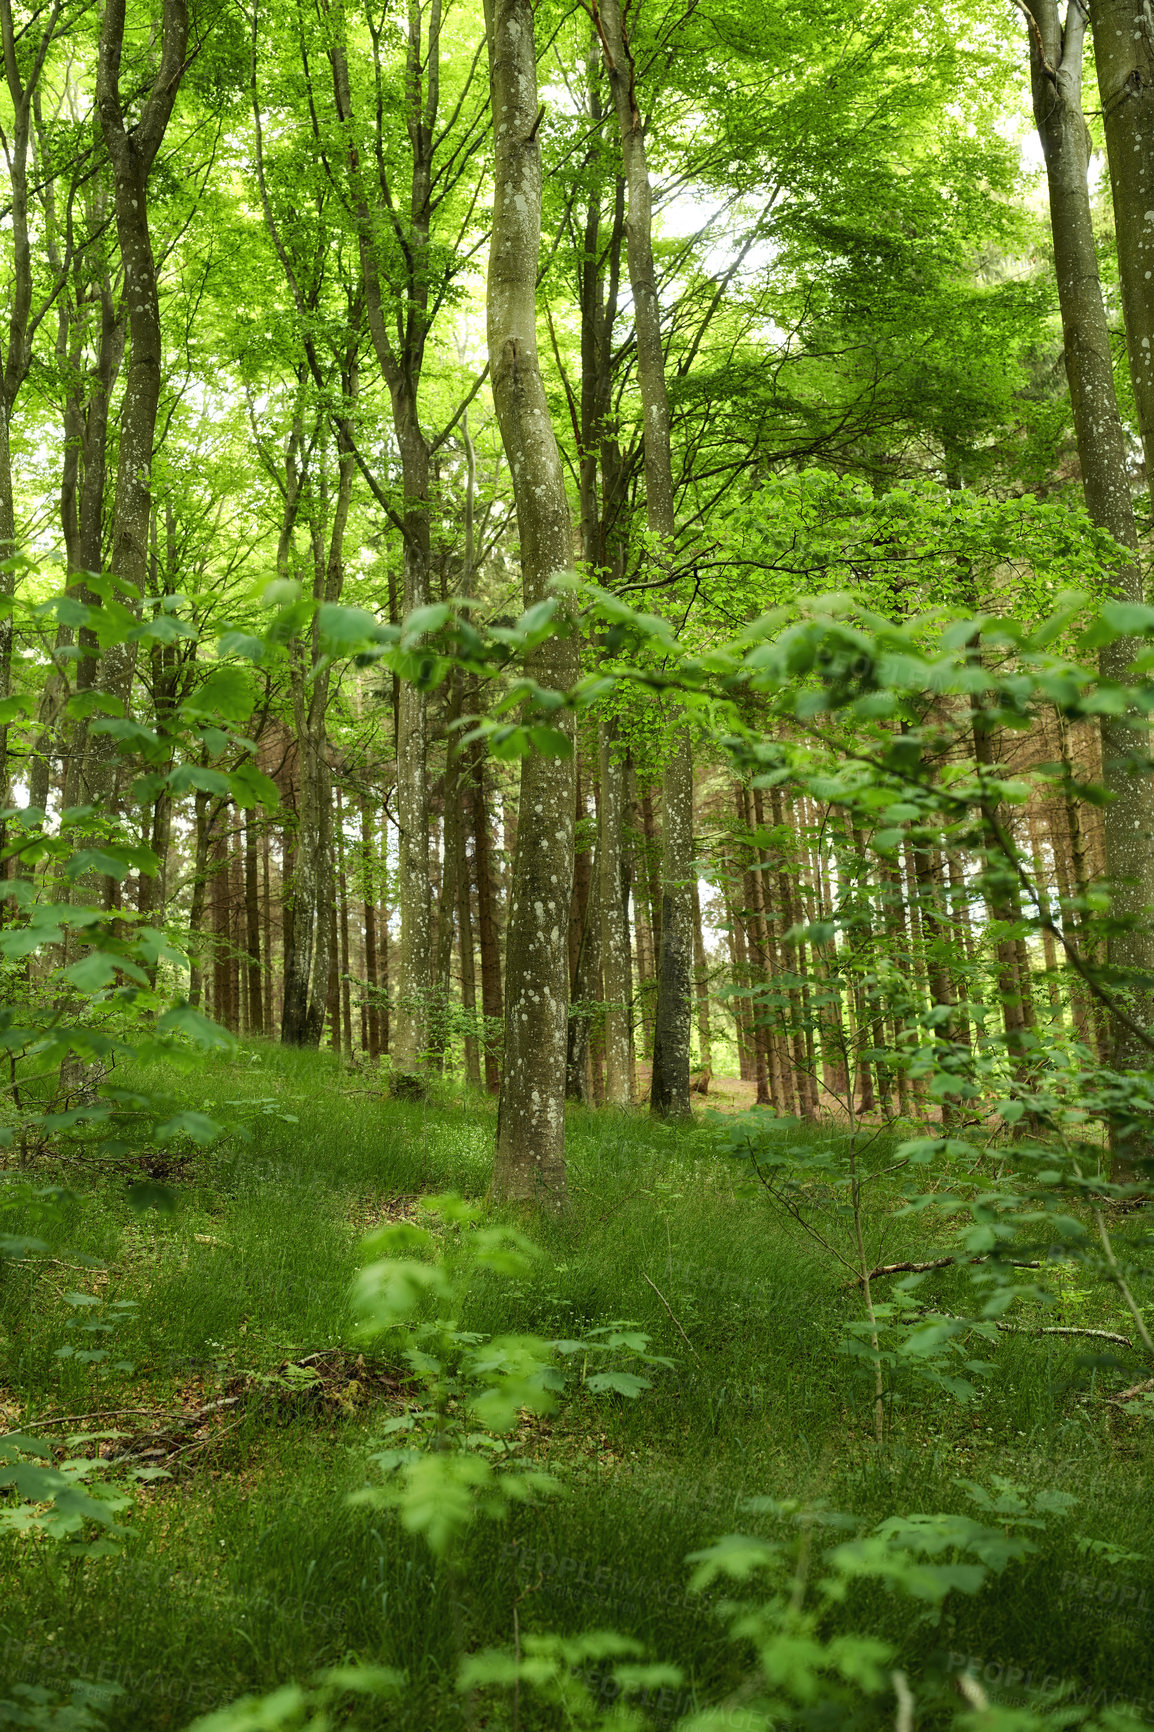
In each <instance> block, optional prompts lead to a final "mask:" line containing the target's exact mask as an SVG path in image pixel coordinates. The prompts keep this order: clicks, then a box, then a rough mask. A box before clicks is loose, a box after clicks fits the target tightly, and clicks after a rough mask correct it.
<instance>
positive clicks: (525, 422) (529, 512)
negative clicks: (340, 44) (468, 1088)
mask: <svg viewBox="0 0 1154 1732" xmlns="http://www.w3.org/2000/svg"><path fill="white" fill-rule="evenodd" d="M485 18H486V25H487V30H488V48H489V84H490V93H491V101H492V111H493V138H494V162H493V183H494V196H493V229H492V242H491V247H490V254H489V277H488V286H487V295H486V313H487V325H488V341H489V367H490V376H491V379H492V386H493V402H494V405H495V408H496V411H497V421H498V425H499V427H500V430H501V439H502V442H503V444H504V447H505V454H506V456H507V458H508V460H509V466H510V469H511V471H512V475H513V491H514V498H515V501H516V507H517V528H518V534H519V538H520V544H521V571H522V581H523V586H524V598H525V605H526V607H529V606H531V605H533V604H534V603H535V602H538V601H541V600H542V599H544V598H545V597H546V596H547V595H548V594H549V586H550V581H551V579H552V578H554V577H555V576H557V575H559V574H560V573H561V572H564V571H566V570H568V569H569V568H570V566H571V565H572V560H573V547H572V532H571V529H570V523H569V505H568V501H567V499H566V495H565V477H564V472H563V470H562V466H561V456H560V452H559V450H558V446H557V439H556V435H555V433H554V430H553V423H552V421H551V419H550V415H549V405H548V402H547V400H546V396H545V387H544V384H543V382H542V378H541V369H540V364H539V361H538V355H537V308H536V294H537V271H538V263H539V255H540V250H541V146H540V140H539V138H538V136H537V129H538V127H539V125H540V120H541V115H540V113H539V111H538V104H537V53H536V43H535V37H534V18H533V6H532V0H486V7H485ZM576 662H577V658H576V654H575V650H574V645H573V640H572V639H566V638H550V639H547V640H546V642H545V643H543V644H542V645H541V646H540V648H538V649H537V650H535V651H534V652H533V653H532V654H531V655H530V656H529V657H527V671H528V673H529V674H530V676H531V677H532V678H534V679H536V680H537V681H538V682H539V683H540V684H542V685H545V686H552V687H555V688H564V687H568V686H569V685H571V684H572V683H573V680H574V678H575V675H576V672H577V666H576ZM561 716H562V717H564V716H565V713H564V712H562V713H561ZM555 720H558V721H560V722H561V725H562V726H563V727H564V728H565V729H566V730H567V731H568V734H569V737H570V753H569V756H568V757H564V758H561V757H556V758H554V757H544V756H542V755H540V754H538V753H534V754H532V755H531V756H529V757H525V758H523V759H522V760H521V798H520V815H519V822H518V825H517V844H516V852H515V855H514V860H513V884H512V897H511V906H510V909H509V923H508V936H507V940H506V960H505V1074H504V1079H503V1082H502V1087H501V1104H500V1110H499V1114H498V1122H497V1153H496V1161H495V1164H494V1170H493V1191H494V1195H495V1196H496V1197H497V1198H499V1199H502V1200H505V1201H515V1202H532V1203H536V1204H537V1205H538V1206H540V1207H542V1208H546V1209H551V1210H561V1209H563V1208H565V1207H566V1204H567V1200H568V1199H567V1191H566V1183H565V1047H566V1031H567V1022H568V1016H567V1012H568V988H569V968H568V955H567V946H566V928H567V924H568V918H569V899H570V896H571V894H572V886H573V808H574V759H573V753H572V736H573V725H572V719H571V716H570V717H566V718H565V719H564V720H562V719H561V717H558V718H555Z"/></svg>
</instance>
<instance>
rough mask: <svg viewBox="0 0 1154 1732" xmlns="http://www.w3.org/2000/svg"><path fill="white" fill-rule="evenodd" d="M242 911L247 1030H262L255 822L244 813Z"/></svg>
mask: <svg viewBox="0 0 1154 1732" xmlns="http://www.w3.org/2000/svg"><path fill="white" fill-rule="evenodd" d="M244 911H245V937H246V940H247V942H246V949H247V952H248V1031H249V1033H250V1034H263V1033H264V994H263V991H262V986H263V982H262V980H261V966H260V898H259V889H258V885H257V863H256V824H255V823H254V821H253V816H252V813H251V812H250V811H246V812H245V815H244Z"/></svg>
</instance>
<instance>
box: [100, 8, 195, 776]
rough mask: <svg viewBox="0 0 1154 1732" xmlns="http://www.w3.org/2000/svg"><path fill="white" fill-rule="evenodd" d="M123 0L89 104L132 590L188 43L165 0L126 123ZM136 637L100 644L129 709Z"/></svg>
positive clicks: (145, 525) (117, 532) (146, 493)
mask: <svg viewBox="0 0 1154 1732" xmlns="http://www.w3.org/2000/svg"><path fill="white" fill-rule="evenodd" d="M125 7H126V0H107V3H106V5H105V7H104V16H103V20H102V23H101V30H100V45H99V51H98V56H97V67H96V109H97V114H98V116H99V120H100V130H101V133H102V135H103V138H104V144H105V148H106V149H107V151H108V155H109V160H110V162H111V165H112V186H113V203H114V208H115V212H116V235H117V240H118V242H119V246H120V261H121V269H122V271H123V273H124V301H125V306H126V307H127V310H128V369H127V374H126V378H125V386H124V402H123V404H122V406H121V410H120V445H119V452H118V458H117V469H116V499H115V505H114V508H113V519H112V555H111V560H110V565H111V570H112V573H113V575H114V576H115V577H117V578H119V579H120V581H121V583H122V584H123V585H124V586H125V588H126V590H127V591H128V594H129V599H131V596H132V595H133V594H136V595H142V594H143V593H144V589H145V585H146V580H147V576H148V531H149V518H150V515H151V508H152V454H153V444H154V441H155V437H156V416H157V409H158V407H159V404H160V389H161V384H162V381H163V348H164V345H163V336H162V332H161V324H160V299H159V294H158V290H157V278H156V261H155V259H154V257H153V252H152V237H151V235H150V233H149V224H148V182H149V177H150V175H151V172H152V166H153V163H154V162H155V161H156V154H157V151H158V150H159V149H160V146H161V143H162V142H163V139H164V135H165V132H166V131H167V128H168V123H169V120H170V119H171V117H172V110H173V105H174V103H175V101H176V93H177V90H178V88H179V86H180V81H181V77H182V76H183V73H184V68H185V54H186V50H187V47H188V8H187V5H186V0H164V15H163V22H162V25H161V41H160V57H159V63H158V65H157V69H156V74H155V77H154V79H153V82H152V87H151V89H150V91H149V93H148V96H147V98H146V99H145V102H144V106H143V109H142V110H141V112H140V115H139V117H138V118H137V119H136V120H135V121H134V122H131V123H130V120H129V115H128V112H127V110H128V103H127V102H126V100H125V99H124V98H123V97H122V95H121V90H120V62H121V54H122V51H123V46H124V29H125ZM134 665H135V663H134V655H133V646H130V645H127V644H118V645H113V646H112V647H111V648H110V649H109V650H108V651H106V653H105V657H104V668H103V681H102V683H103V685H104V687H105V689H106V690H107V691H109V692H111V693H112V694H113V695H114V696H116V697H118V698H119V699H120V700H121V702H122V703H123V704H124V706H125V709H126V710H127V707H128V702H129V698H130V697H131V686H132V674H133V668H134ZM114 762H115V749H114V746H113V744H112V742H111V741H110V740H109V738H108V736H107V735H102V734H89V736H88V741H87V744H86V749H85V754H84V778H85V782H86V784H87V785H86V787H85V789H84V795H85V797H86V798H87V799H88V800H90V801H93V802H94V803H95V802H99V801H100V800H102V799H106V798H107V796H108V794H109V792H110V790H111V786H112V779H113V765H114Z"/></svg>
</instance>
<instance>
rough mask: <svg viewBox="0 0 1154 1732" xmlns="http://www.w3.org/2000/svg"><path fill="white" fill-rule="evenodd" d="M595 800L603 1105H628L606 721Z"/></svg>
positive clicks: (615, 770)
mask: <svg viewBox="0 0 1154 1732" xmlns="http://www.w3.org/2000/svg"><path fill="white" fill-rule="evenodd" d="M597 737H598V754H599V758H600V770H601V803H600V808H599V812H598V862H597V865H598V873H599V877H600V884H599V896H598V903H599V909H598V912H599V915H600V920H601V970H602V983H603V990H604V994H605V1104H606V1106H610V1107H628V1106H632V1104H633V1069H632V1065H631V1063H630V1049H631V1045H632V1020H633V1016H632V1004H631V1000H632V997H633V983H632V970H631V968H630V962H629V893H628V888H627V885H626V879H625V846H624V824H625V780H626V778H625V762H624V758H623V756H622V755H621V754H620V752H619V751H618V747H617V732H616V727H615V725H614V723H613V721H612V720H610V719H603V720H602V721H601V722H600V724H599V726H598V736H597Z"/></svg>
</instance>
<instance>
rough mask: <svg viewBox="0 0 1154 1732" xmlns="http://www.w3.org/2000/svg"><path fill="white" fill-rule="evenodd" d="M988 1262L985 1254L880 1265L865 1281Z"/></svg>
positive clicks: (1013, 1263) (1013, 1264) (1036, 1265)
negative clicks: (928, 1261)
mask: <svg viewBox="0 0 1154 1732" xmlns="http://www.w3.org/2000/svg"><path fill="white" fill-rule="evenodd" d="M989 1261H990V1256H989V1253H988V1252H987V1253H985V1254H983V1255H982V1256H980V1257H935V1258H934V1259H933V1261H932V1262H930V1263H880V1264H879V1265H878V1267H877V1268H876V1269H871V1270H870V1272H869V1275H868V1276H866V1277H865V1279H866V1280H869V1281H875V1280H876V1279H877V1277H878V1276H879V1275H927V1274H929V1272H930V1271H931V1270H933V1269H954V1268H957V1269H962V1268H968V1267H969V1266H970V1265H971V1264H973V1263H988V1262H989ZM999 1261H1004V1262H1005V1263H1006V1264H1007V1266H1008V1267H1009V1268H1011V1269H1044V1268H1045V1264H1044V1263H1040V1262H1038V1261H1037V1260H1036V1259H1035V1260H1034V1261H1033V1262H1030V1263H1026V1262H1019V1261H1017V1259H1015V1258H1010V1257H1007V1258H1003V1259H999ZM862 1279H863V1278H862V1276H860V1275H859V1276H858V1277H857V1278H856V1280H855V1281H854V1283H853V1285H854V1286H855V1287H860V1286H861V1284H862Z"/></svg>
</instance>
